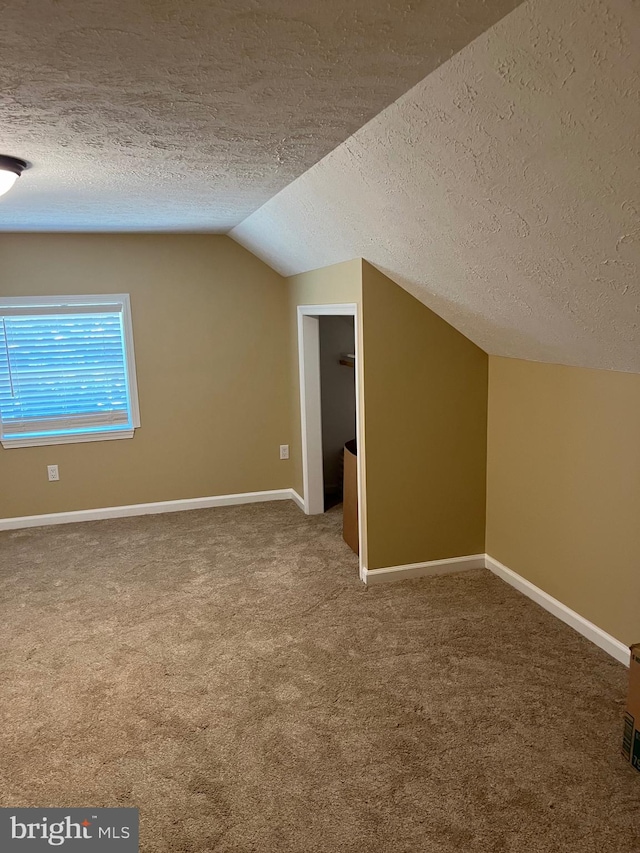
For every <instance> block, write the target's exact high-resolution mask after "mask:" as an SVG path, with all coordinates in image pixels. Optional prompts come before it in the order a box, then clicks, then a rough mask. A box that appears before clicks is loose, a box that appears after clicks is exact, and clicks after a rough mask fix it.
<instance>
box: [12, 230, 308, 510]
mask: <svg viewBox="0 0 640 853" xmlns="http://www.w3.org/2000/svg"><path fill="white" fill-rule="evenodd" d="M109 292H111V293H113V292H116V293H118V292H125V293H130V294H131V306H132V314H133V327H134V338H135V350H136V362H137V371H138V389H139V396H140V411H141V422H142V426H141V428H140V429H139V430H137V431H136V435H135V438H133V439H131V440H121V441H105V442H95V443H87V444H70V445H58V446H52V447H36V448H14V449H11V450H5V449H0V518H1V517H9V516H20V515H32V514H39V513H48V512H60V511H65V510H76V509H85V508H91V507H103V506H112V505H120V504H132V503H140V502H147V501H162V500H173V499H177V498H190V497H198V496H207V495H219V494H228V493H234V492H246V491H255V490H262V489H278V488H287V487H289V486H290V485H291V470H292V467H293V465H292V463H291V462H282V461H280V459H279V453H278V450H279V445H280V444H286V443H289V442H290V441H291V416H290V393H291V387H290V382H289V381H288V375H289V369H290V365H289V338H290V334H291V328H290V324H289V323H288V322H287V288H286V284H285V281H284V279H282V278H281V277H280V276H279V275H278V274H277V273H275V272H273V270H271V269H270V268H269V267H267V266H266V265H265V264H263V263H262V262H261V261H259V260H258V259H257V258H255V257H254V256H253V255H251V254H250V253H249V252H248V251H246V250H245V249H243V248H242V247H241V246H239V245H238V244H237V243H235V242H234V241H232V240H231V239H229V238H228V237H223V236H214V235H133V234H131V235H106V234H103V235H62V234H50V235H38V234H24V235H8V234H5V235H1V236H0V294H1V295H3V296H8V295H25V296H29V295H40V294H53V295H57V294H74V293H109ZM54 463H57V464H58V465H59V466H60V482H58V483H49V482H48V481H47V477H46V466H47V464H54Z"/></svg>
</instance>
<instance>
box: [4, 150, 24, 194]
mask: <svg viewBox="0 0 640 853" xmlns="http://www.w3.org/2000/svg"><path fill="white" fill-rule="evenodd" d="M28 165H29V164H28V163H27V161H26V160H20V158H19V157H8V156H7V155H6V154H0V195H4V194H5V193H8V192H9V190H10V189H11V187H12V186H13V185H14V184H15V182H16V181H17V180H18V178H19V177H20V175H21V174H22V173H23V172H24V170H25V169H26V168H27V166H28Z"/></svg>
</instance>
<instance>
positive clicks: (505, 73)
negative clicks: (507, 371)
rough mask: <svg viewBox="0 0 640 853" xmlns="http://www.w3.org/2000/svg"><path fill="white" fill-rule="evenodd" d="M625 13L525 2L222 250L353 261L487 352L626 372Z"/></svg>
mask: <svg viewBox="0 0 640 853" xmlns="http://www.w3.org/2000/svg"><path fill="white" fill-rule="evenodd" d="M639 56H640V4H638V3H637V2H633V0H584V2H583V1H582V0H566V2H563V3H558V2H557V0H529V2H527V3H525V4H524V5H522V6H520V7H519V8H518V9H516V10H515V11H514V12H512V13H511V14H510V15H509V16H508V17H506V18H504V19H503V20H502V21H500V22H499V23H498V24H496V25H495V27H493V28H492V29H491V30H490V31H488V32H487V33H485V34H484V35H483V36H481V37H480V38H478V39H477V40H476V41H475V42H473V44H471V45H469V46H468V47H467V48H465V49H464V50H463V51H461V52H460V53H459V54H457V55H456V56H455V57H453V58H452V59H451V60H450V61H449V62H447V63H446V64H444V65H442V66H441V67H440V68H438V69H437V70H436V71H434V72H433V73H432V74H431V75H429V76H428V77H427V78H426V79H425V80H423V81H422V82H421V83H419V84H418V85H417V86H416V87H415V88H414V89H412V90H411V91H410V92H408V93H407V94H406V95H405V96H403V97H401V98H400V99H399V100H398V101H397V102H396V103H394V104H393V105H391V106H390V107H389V108H388V109H386V110H385V111H384V112H383V113H381V114H380V115H378V116H377V117H375V118H374V119H373V120H372V121H371V122H370V123H369V124H367V125H366V126H365V127H363V128H362V129H361V130H359V131H358V132H357V133H356V134H355V135H353V136H352V137H351V138H350V139H348V140H347V141H346V142H345V143H344V144H342V145H341V146H340V147H338V148H337V149H336V150H335V151H334V152H332V153H331V154H330V155H329V156H327V157H326V158H325V159H324V160H323V161H322V162H320V163H319V164H317V165H316V166H315V167H314V168H312V169H311V170H310V171H309V172H307V173H306V174H305V175H303V176H302V177H301V178H299V179H298V180H297V181H295V182H294V183H293V184H291V185H290V186H289V187H287V188H286V189H285V190H284V191H282V192H281V193H280V194H279V195H277V196H276V197H275V198H273V199H272V200H271V201H269V202H268V203H267V204H266V205H265V206H264V207H263V208H262V209H261V210H259V211H258V212H256V213H255V214H253V215H252V216H251V217H249V218H248V219H247V220H245V222H243V223H242V224H241V225H240V226H239V227H237V228H236V229H235V230H234V231H233V232H232V236H233V237H234V238H235V239H237V240H239V241H240V242H241V243H243V244H244V245H245V246H247V247H248V248H250V249H251V250H252V251H254V252H256V254H258V255H260V256H261V257H263V258H264V259H266V260H267V261H268V262H269V263H270V264H272V265H273V266H274V267H275V268H276V269H278V270H280V271H281V272H283V273H285V274H291V273H297V272H301V271H304V270H308V269H312V268H315V267H321V266H325V265H327V264H332V263H335V262H337V261H342V260H345V259H347V258H352V257H359V256H362V257H364V258H366V259H367V260H369V261H371V262H372V263H374V264H375V265H376V266H378V267H379V268H380V269H382V270H383V271H384V272H386V273H387V274H388V275H389V276H390V277H391V278H393V279H394V280H395V281H396V282H398V283H399V284H401V285H402V286H403V287H405V288H406V289H407V290H408V291H409V292H411V293H413V294H414V295H415V296H417V297H418V298H419V299H421V300H422V301H423V302H424V303H425V304H427V305H428V306H430V307H432V308H433V309H434V310H435V311H436V312H437V313H439V314H440V315H441V316H442V317H444V318H445V319H446V320H448V321H449V322H450V323H452V324H453V325H454V326H456V327H457V328H458V329H460V330H461V331H462V332H464V333H465V334H466V335H467V336H468V337H470V338H471V339H472V340H473V341H475V342H476V343H477V344H478V345H479V346H481V347H482V348H483V349H485V350H486V351H488V352H490V353H494V354H498V355H504V356H511V357H518V358H524V359H531V360H535V361H552V362H560V363H564V364H573V365H581V366H587V367H599V368H611V369H617V370H623V371H633V372H640V280H639V277H638V265H639V261H640V192H639V188H640V182H639V180H638V178H639V170H640V150H639V147H640V98H639V91H638V89H639V87H638V83H639V64H638V57H639Z"/></svg>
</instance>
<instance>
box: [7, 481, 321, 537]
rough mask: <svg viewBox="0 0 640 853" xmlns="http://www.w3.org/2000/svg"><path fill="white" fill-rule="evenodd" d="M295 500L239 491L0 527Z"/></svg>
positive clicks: (32, 518)
mask: <svg viewBox="0 0 640 853" xmlns="http://www.w3.org/2000/svg"><path fill="white" fill-rule="evenodd" d="M289 500H292V501H295V502H296V503H297V504H298V505H299V506H300V505H302V506H303V507H304V502H303V501H302V498H301V497H300V495H298V494H297V492H295V491H294V490H293V489H272V490H270V491H266V492H241V493H240V494H237V495H216V496H214V497H206V498H185V499H183V500H176V501H156V502H155V503H147V504H130V505H129V506H108V507H102V508H100V509H81V510H76V511H74V512H52V513H47V514H46V515H23V516H20V517H16V518H0V530H19V529H20V528H23V527H44V526H46V525H49V524H73V523H75V522H78V521H99V520H101V519H104V518H125V517H127V516H131V515H155V514H157V513H162V512H184V511H185V510H189V509H207V508H209V507H214V506H235V505H237V504H252V503H261V502H263V501H289Z"/></svg>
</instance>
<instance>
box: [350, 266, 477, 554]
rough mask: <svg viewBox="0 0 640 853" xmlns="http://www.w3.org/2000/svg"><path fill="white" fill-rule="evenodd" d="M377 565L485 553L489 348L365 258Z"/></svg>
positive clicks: (367, 413) (370, 494)
mask: <svg viewBox="0 0 640 853" xmlns="http://www.w3.org/2000/svg"><path fill="white" fill-rule="evenodd" d="M362 293H363V297H362V330H363V341H362V349H363V370H364V381H363V384H364V397H365V405H364V433H365V443H366V483H367V501H366V514H367V516H366V527H367V530H368V555H367V560H368V562H367V567H368V568H369V569H374V568H381V567H384V566H395V565H400V564H405V563H414V562H423V561H427V560H437V559H442V558H446V557H459V556H465V555H468V554H478V553H483V552H484V529H485V472H486V440H487V432H486V428H487V356H486V354H485V353H484V352H482V350H480V349H478V347H476V346H475V345H474V344H472V343H471V342H470V341H469V340H468V339H467V338H465V337H464V336H463V335H461V334H460V333H459V332H457V331H456V330H455V329H453V327H452V326H449V325H448V324H447V323H445V321H444V320H442V319H440V318H439V317H438V316H437V315H436V314H434V313H433V312H432V311H430V310H429V309H428V308H426V307H425V306H424V305H423V304H422V303H420V302H418V300H416V299H414V298H413V297H412V296H410V295H409V294H408V293H407V292H406V291H405V290H403V289H402V288H400V287H399V286H398V285H396V284H394V283H393V282H392V281H391V280H390V279H388V278H387V277H386V276H384V275H383V274H382V273H381V272H379V271H378V270H376V269H375V268H374V267H372V266H370V265H369V264H368V263H366V262H365V263H364V264H363V280H362Z"/></svg>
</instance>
